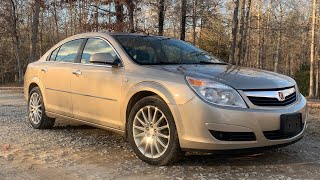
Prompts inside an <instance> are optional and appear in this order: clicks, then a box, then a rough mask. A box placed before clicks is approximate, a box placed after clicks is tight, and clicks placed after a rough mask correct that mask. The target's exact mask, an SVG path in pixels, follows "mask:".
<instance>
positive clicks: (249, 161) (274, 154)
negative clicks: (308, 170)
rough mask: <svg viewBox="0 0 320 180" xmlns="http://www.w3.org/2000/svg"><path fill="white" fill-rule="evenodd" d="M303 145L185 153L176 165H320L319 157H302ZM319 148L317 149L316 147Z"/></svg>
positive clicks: (303, 154)
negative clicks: (243, 152)
mask: <svg viewBox="0 0 320 180" xmlns="http://www.w3.org/2000/svg"><path fill="white" fill-rule="evenodd" d="M300 148H304V147H297V145H293V146H288V147H286V148H280V149H274V150H266V151H264V152H259V153H245V154H193V153H191V154H187V155H186V156H185V157H184V158H183V159H182V160H181V161H179V162H178V163H177V164H175V165H178V166H217V167H219V166H268V165H271V166H272V165H287V164H290V165H293V164H310V165H312V164H316V165H317V166H320V159H319V157H317V158H308V157H304V156H305V155H306V154H305V152H303V151H301V150H299V149H300ZM318 150H319V149H318Z"/></svg>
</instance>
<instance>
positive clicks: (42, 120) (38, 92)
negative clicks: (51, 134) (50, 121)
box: [28, 87, 46, 129]
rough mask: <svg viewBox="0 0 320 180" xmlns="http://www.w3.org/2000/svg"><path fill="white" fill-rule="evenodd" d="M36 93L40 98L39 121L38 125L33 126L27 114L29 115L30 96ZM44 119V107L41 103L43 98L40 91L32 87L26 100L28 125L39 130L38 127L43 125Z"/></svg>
mask: <svg viewBox="0 0 320 180" xmlns="http://www.w3.org/2000/svg"><path fill="white" fill-rule="evenodd" d="M34 93H37V94H38V95H39V96H40V102H41V107H42V108H41V111H42V113H41V119H40V122H39V124H35V123H34V122H33V121H32V120H31V119H30V118H29V113H30V107H29V106H30V98H31V96H32V94H34ZM45 119H46V115H45V107H44V102H43V97H42V94H41V91H40V89H39V88H38V87H34V88H32V89H31V91H30V93H29V98H28V121H29V122H30V124H31V125H32V127H34V128H36V129H39V128H40V127H42V124H43V123H44V121H45Z"/></svg>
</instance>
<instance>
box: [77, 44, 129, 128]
mask: <svg viewBox="0 0 320 180" xmlns="http://www.w3.org/2000/svg"><path fill="white" fill-rule="evenodd" d="M96 53H110V54H111V55H112V56H114V57H118V55H117V53H116V52H115V51H114V49H113V47H112V46H111V45H110V44H109V43H108V42H107V41H106V40H104V39H100V38H89V39H88V40H87V42H86V44H85V46H84V49H83V53H82V56H81V60H80V63H79V65H78V66H77V68H75V69H73V71H74V72H77V73H76V74H74V75H73V76H72V78H71V89H72V92H73V93H72V104H73V114H74V117H75V118H78V119H81V120H85V121H89V122H92V123H95V124H100V125H104V126H107V127H111V128H119V127H120V102H119V100H120V96H121V85H122V79H123V72H124V68H123V67H112V66H110V65H101V64H100V65H98V64H92V63H90V61H89V60H90V57H91V56H92V55H93V54H96Z"/></svg>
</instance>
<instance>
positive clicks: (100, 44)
mask: <svg viewBox="0 0 320 180" xmlns="http://www.w3.org/2000/svg"><path fill="white" fill-rule="evenodd" d="M97 53H110V54H111V56H113V57H116V56H117V55H116V53H115V52H114V50H113V49H112V47H111V46H110V45H109V44H108V43H107V42H106V41H104V40H102V39H94V38H92V39H88V41H87V43H86V46H85V47H84V49H83V53H82V57H81V63H82V64H89V63H90V57H91V56H92V55H93V54H97Z"/></svg>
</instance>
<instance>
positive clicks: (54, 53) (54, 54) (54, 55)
mask: <svg viewBox="0 0 320 180" xmlns="http://www.w3.org/2000/svg"><path fill="white" fill-rule="evenodd" d="M59 48H60V47H58V48H57V49H55V50H54V51H53V52H52V53H51V55H50V57H49V59H48V61H55V60H56V57H57V54H58V51H59Z"/></svg>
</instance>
